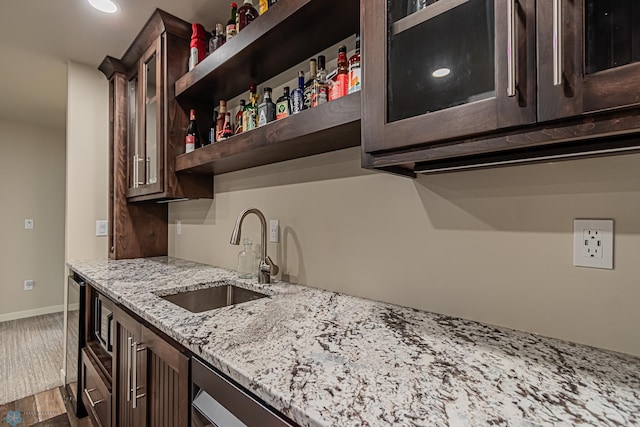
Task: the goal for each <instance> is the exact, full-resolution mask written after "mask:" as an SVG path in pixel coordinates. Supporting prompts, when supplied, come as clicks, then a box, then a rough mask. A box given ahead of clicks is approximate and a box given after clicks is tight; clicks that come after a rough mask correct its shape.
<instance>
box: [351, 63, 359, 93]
mask: <svg viewBox="0 0 640 427" xmlns="http://www.w3.org/2000/svg"><path fill="white" fill-rule="evenodd" d="M360 80H361V79H360V68H354V69H352V70H350V71H349V93H354V92H357V91H359V90H360Z"/></svg>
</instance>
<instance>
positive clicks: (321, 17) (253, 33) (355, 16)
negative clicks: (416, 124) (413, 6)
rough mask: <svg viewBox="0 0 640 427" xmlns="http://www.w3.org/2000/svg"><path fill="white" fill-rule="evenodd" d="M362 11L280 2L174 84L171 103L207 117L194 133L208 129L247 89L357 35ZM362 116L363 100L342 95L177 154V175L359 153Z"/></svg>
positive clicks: (336, 0) (332, 2)
mask: <svg viewBox="0 0 640 427" xmlns="http://www.w3.org/2000/svg"><path fill="white" fill-rule="evenodd" d="M359 7H360V2H359V1H358V0H286V1H279V2H277V3H275V4H274V5H273V6H271V7H269V10H267V12H266V13H264V14H263V15H261V16H259V17H258V18H257V19H256V20H255V21H253V22H252V23H251V25H249V26H247V27H246V28H245V29H243V30H242V31H241V32H239V33H238V34H237V35H236V36H235V37H234V38H233V39H231V40H229V41H228V42H227V43H225V44H224V45H223V46H222V47H220V48H219V49H217V50H216V51H214V52H213V53H212V54H211V55H209V56H208V57H207V58H205V59H204V60H203V61H202V62H201V63H199V64H198V65H197V66H196V67H195V68H193V70H191V71H189V72H188V73H185V74H184V76H182V77H181V78H179V79H178V80H177V82H176V85H175V86H176V96H177V98H178V99H179V101H180V103H181V104H182V105H183V106H185V108H195V109H196V110H197V117H198V118H204V120H202V121H201V119H198V126H200V125H201V124H204V125H205V127H204V128H205V129H206V128H207V127H206V125H208V124H210V122H207V121H206V120H207V119H206V118H208V117H211V112H212V110H213V108H214V107H215V106H217V105H218V104H219V101H220V100H225V101H226V100H228V99H230V98H233V97H235V96H238V95H239V94H241V93H245V92H246V91H247V89H248V88H249V85H250V84H251V83H254V82H255V83H258V84H262V83H263V82H265V81H266V80H269V79H271V78H273V77H275V76H277V75H278V74H280V73H282V72H284V71H286V70H287V69H289V68H291V67H293V66H295V65H296V64H298V63H300V62H301V61H306V60H308V59H309V58H311V57H313V56H314V55H317V54H318V53H319V52H321V51H322V50H324V49H326V48H328V47H329V46H331V45H332V44H335V43H338V42H340V41H341V40H344V39H345V38H347V37H349V36H351V35H353V34H355V33H357V32H358V28H359V23H360V20H359ZM301 40H304V42H301ZM294 73H297V71H295V72H294ZM294 75H295V74H292V76H291V77H292V78H293V77H294ZM360 110H361V109H360V94H351V95H348V96H344V97H342V98H339V99H337V100H334V101H331V102H329V103H327V104H324V105H321V106H319V107H315V108H312V109H309V110H305V111H303V112H301V113H299V114H296V115H293V116H290V117H287V118H285V119H282V120H279V121H276V122H272V123H268V124H267V125H265V126H262V127H260V128H258V129H255V130H252V131H250V132H245V133H242V134H239V135H236V136H233V137H231V138H229V139H226V140H223V141H220V142H216V143H214V144H211V145H208V146H205V147H203V148H200V149H198V150H195V151H194V152H192V153H188V154H182V155H180V156H178V157H177V159H176V170H177V171H178V172H179V173H181V174H184V175H185V176H194V175H202V174H207V175H206V176H211V175H217V174H222V173H227V172H232V171H237V170H240V169H246V168H251V167H254V166H260V165H265V164H270V163H276V162H280V161H284V160H290V159H295V158H300V157H305V156H310V155H313V154H319V153H323V152H328V151H332V150H338V149H342V148H347V147H356V146H358V145H359V144H360ZM201 129H202V128H201Z"/></svg>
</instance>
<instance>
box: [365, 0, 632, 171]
mask: <svg viewBox="0 0 640 427" xmlns="http://www.w3.org/2000/svg"><path fill="white" fill-rule="evenodd" d="M636 3H637V2H633V1H631V0H628V1H619V2H618V1H610V0H549V1H537V2H535V1H532V0H495V1H493V0H438V1H433V0H429V1H425V0H391V1H382V0H372V1H370V2H369V1H367V2H362V5H361V12H362V35H363V60H364V77H363V85H364V86H363V95H364V98H363V103H362V105H363V119H362V132H363V166H365V167H368V168H376V169H381V170H387V171H390V172H395V173H399V174H403V175H409V176H413V175H414V174H415V173H416V172H428V171H443V170H456V169H461V168H467V167H478V166H491V165H500V164H509V163H512V162H521V161H531V160H536V159H537V160H540V159H549V158H562V157H573V156H576V155H591V154H594V155H598V154H609V153H616V152H626V151H630V150H634V149H637V148H638V147H637V145H638V144H637V143H634V142H633V141H632V140H631V139H630V138H628V135H629V134H631V133H633V132H635V129H637V128H638V126H639V125H640V121H639V120H638V115H639V113H638V111H637V110H636V109H635V108H637V107H638V106H639V105H640V95H638V94H639V93H640V90H638V89H640V77H638V76H639V75H640V73H639V72H640V49H639V48H638V46H640V27H638V25H637V22H638V17H639V16H640V15H639V14H640V6H639V5H638V4H636ZM634 18H635V19H634Z"/></svg>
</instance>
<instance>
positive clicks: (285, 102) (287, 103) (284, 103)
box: [276, 86, 291, 120]
mask: <svg viewBox="0 0 640 427" xmlns="http://www.w3.org/2000/svg"><path fill="white" fill-rule="evenodd" d="M283 91H284V93H283V94H282V96H281V97H280V98H278V101H277V102H276V120H280V119H284V118H285V117H289V115H291V98H290V97H289V86H285V87H284V90H283Z"/></svg>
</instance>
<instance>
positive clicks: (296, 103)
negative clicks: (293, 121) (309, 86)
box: [291, 89, 304, 114]
mask: <svg viewBox="0 0 640 427" xmlns="http://www.w3.org/2000/svg"><path fill="white" fill-rule="evenodd" d="M303 109H304V94H303V92H302V89H294V90H293V92H291V114H298V113H299V112H300V111H302V110H303Z"/></svg>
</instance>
